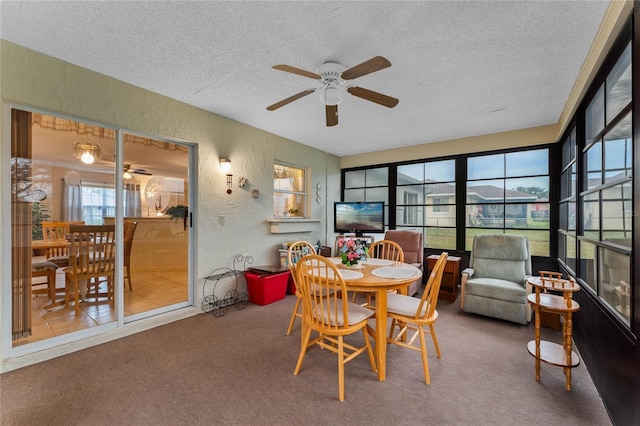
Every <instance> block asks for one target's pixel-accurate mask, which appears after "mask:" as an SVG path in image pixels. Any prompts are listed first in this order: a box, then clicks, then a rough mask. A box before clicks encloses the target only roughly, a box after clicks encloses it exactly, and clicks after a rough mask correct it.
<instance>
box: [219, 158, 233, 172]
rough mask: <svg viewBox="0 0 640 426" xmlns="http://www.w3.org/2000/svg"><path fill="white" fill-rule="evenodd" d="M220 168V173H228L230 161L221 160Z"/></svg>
mask: <svg viewBox="0 0 640 426" xmlns="http://www.w3.org/2000/svg"><path fill="white" fill-rule="evenodd" d="M220 168H221V169H222V171H224V172H227V173H229V172H230V171H231V160H227V159H226V158H221V159H220Z"/></svg>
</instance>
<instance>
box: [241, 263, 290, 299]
mask: <svg viewBox="0 0 640 426" xmlns="http://www.w3.org/2000/svg"><path fill="white" fill-rule="evenodd" d="M289 275H290V272H289V271H286V272H282V273H278V274H264V275H258V274H255V273H253V272H245V273H244V276H245V277H246V278H247V291H248V292H249V301H250V302H251V303H255V304H257V305H268V304H269V303H273V302H277V301H278V300H282V299H284V298H285V296H286V295H287V283H288V281H289Z"/></svg>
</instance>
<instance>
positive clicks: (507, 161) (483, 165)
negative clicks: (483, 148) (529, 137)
mask: <svg viewBox="0 0 640 426" xmlns="http://www.w3.org/2000/svg"><path fill="white" fill-rule="evenodd" d="M466 184H467V190H466V225H467V228H466V235H465V240H466V243H465V247H466V250H471V247H472V243H473V237H474V236H475V235H477V234H496V233H504V234H519V235H526V236H527V237H528V238H529V244H530V249H531V254H532V255H537V256H549V240H550V227H549V211H550V203H549V150H548V149H546V148H545V149H536V150H528V151H518V152H510V153H505V154H490V155H482V156H477V157H469V158H468V159H467V182H466Z"/></svg>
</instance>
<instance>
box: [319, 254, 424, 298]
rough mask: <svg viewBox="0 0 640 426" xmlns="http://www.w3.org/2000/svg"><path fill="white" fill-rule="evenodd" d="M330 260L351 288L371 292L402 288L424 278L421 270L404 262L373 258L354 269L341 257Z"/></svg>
mask: <svg viewBox="0 0 640 426" xmlns="http://www.w3.org/2000/svg"><path fill="white" fill-rule="evenodd" d="M330 259H331V261H332V262H333V263H334V264H335V265H336V266H337V267H338V270H339V271H340V272H341V274H342V278H343V279H344V281H345V283H346V284H347V286H348V287H350V288H352V287H358V288H362V289H363V290H369V291H371V290H373V289H377V288H379V287H385V288H388V289H394V288H401V287H406V286H407V285H408V284H411V283H412V282H414V281H415V280H417V279H419V278H421V277H422V271H421V270H420V269H419V268H417V267H415V266H413V265H410V264H408V263H403V262H396V261H392V260H384V259H373V258H372V259H368V260H366V261H364V262H361V263H358V265H359V266H356V267H355V268H354V267H353V266H352V267H348V266H346V265H343V264H342V261H341V259H340V258H339V257H332V258H330Z"/></svg>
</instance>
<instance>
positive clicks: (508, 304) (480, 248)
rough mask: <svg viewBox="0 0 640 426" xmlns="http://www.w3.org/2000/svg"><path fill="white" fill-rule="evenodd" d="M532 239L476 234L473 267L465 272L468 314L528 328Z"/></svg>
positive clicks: (463, 292)
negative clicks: (530, 247)
mask: <svg viewBox="0 0 640 426" xmlns="http://www.w3.org/2000/svg"><path fill="white" fill-rule="evenodd" d="M530 276H531V254H530V251H529V239H528V238H527V237H524V236H519V235H503V234H497V235H476V236H475V237H474V239H473V248H472V251H471V258H470V260H469V268H467V269H465V270H464V271H462V282H461V290H460V292H461V297H460V307H461V308H462V309H463V310H464V311H465V312H470V313H474V314H479V315H485V316H489V317H494V318H499V319H503V320H507V321H512V322H517V323H519V324H524V325H526V324H527V323H528V322H529V321H531V306H530V305H529V304H528V303H527V295H528V294H529V293H531V292H532V288H531V285H530V284H528V283H527V279H528V278H529V277H530Z"/></svg>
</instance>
